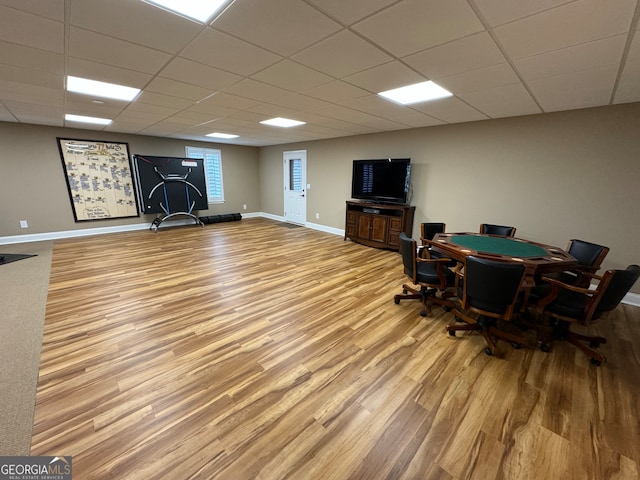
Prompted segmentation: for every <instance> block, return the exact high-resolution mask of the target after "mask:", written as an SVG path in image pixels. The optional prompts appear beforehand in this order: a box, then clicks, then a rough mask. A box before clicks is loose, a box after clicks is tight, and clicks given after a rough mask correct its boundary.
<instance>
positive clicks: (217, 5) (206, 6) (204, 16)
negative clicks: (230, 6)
mask: <svg viewBox="0 0 640 480" xmlns="http://www.w3.org/2000/svg"><path fill="white" fill-rule="evenodd" d="M143 1H144V2H146V3H149V4H151V5H155V6H156V7H160V8H162V9H164V10H169V11H170V12H172V13H175V14H177V15H182V16H184V17H188V18H191V19H193V20H197V21H198V22H201V23H207V22H208V21H209V20H210V19H211V17H213V15H214V14H215V13H216V12H217V11H218V10H220V9H221V8H222V6H224V5H225V4H226V3H228V2H229V0H143Z"/></svg>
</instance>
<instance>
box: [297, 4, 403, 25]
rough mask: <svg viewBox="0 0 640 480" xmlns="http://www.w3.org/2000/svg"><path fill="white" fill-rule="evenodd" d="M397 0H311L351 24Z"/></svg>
mask: <svg viewBox="0 0 640 480" xmlns="http://www.w3.org/2000/svg"><path fill="white" fill-rule="evenodd" d="M396 1H397V0H349V1H345V0H309V3H311V4H313V5H315V6H316V7H318V8H319V9H320V10H322V11H323V12H326V13H327V14H329V15H331V16H332V17H334V18H336V19H337V20H339V21H340V22H342V23H344V24H346V25H351V24H352V23H354V22H356V21H358V20H360V19H362V18H364V17H367V16H369V15H371V14H373V13H375V12H377V11H378V10H381V9H382V8H385V7H387V6H389V5H391V4H392V3H395V2H396Z"/></svg>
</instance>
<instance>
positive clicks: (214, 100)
mask: <svg viewBox="0 0 640 480" xmlns="http://www.w3.org/2000/svg"><path fill="white" fill-rule="evenodd" d="M260 103H261V102H260V101H258V100H254V99H251V98H244V97H239V96H237V95H230V94H228V93H222V92H219V93H216V94H215V95H211V96H210V97H208V98H206V99H204V100H202V101H201V102H198V105H204V106H206V105H212V106H217V107H227V108H231V109H233V110H247V109H249V108H251V107H255V106H256V105H260Z"/></svg>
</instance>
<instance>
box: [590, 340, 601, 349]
mask: <svg viewBox="0 0 640 480" xmlns="http://www.w3.org/2000/svg"><path fill="white" fill-rule="evenodd" d="M589 346H590V347H591V348H598V347H599V346H600V342H596V341H594V340H592V341H591V342H589Z"/></svg>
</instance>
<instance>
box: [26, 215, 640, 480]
mask: <svg viewBox="0 0 640 480" xmlns="http://www.w3.org/2000/svg"><path fill="white" fill-rule="evenodd" d="M403 282H405V277H404V275H403V273H402V266H401V260H400V257H399V255H398V254H397V253H394V252H389V251H381V250H376V249H372V248H367V247H364V246H361V245H357V244H354V243H351V242H345V241H343V239H342V237H340V236H335V235H331V234H327V233H323V232H318V231H314V230H311V229H307V228H302V227H300V228H287V227H285V226H283V225H282V224H280V223H278V222H275V221H272V220H267V219H261V218H256V219H243V220H241V221H239V222H230V223H221V224H216V225H208V226H206V227H204V228H200V227H195V226H194V227H191V226H186V227H180V228H175V229H168V228H162V229H160V231H158V232H157V233H152V232H146V231H143V232H131V233H121V234H112V235H102V236H97V237H85V238H76V239H70V240H61V241H56V243H55V247H54V254H53V263H52V272H51V282H50V287H49V295H48V302H47V315H46V321H45V333H44V341H43V349H42V361H41V368H40V376H39V386H38V391H37V400H36V413H35V423H34V430H33V443H32V452H31V453H32V455H72V456H73V471H74V479H106V478H115V479H147V480H148V479H161V478H162V479H166V478H171V479H188V478H194V479H234V480H244V479H262V480H272V479H296V480H297V479H305V480H306V479H322V480H326V479H367V480H371V479H468V478H474V479H483V480H487V479H536V480H538V479H562V480H569V479H576V480H577V479H580V480H584V479H609V478H611V479H614V478H615V479H637V478H639V476H640V475H639V474H640V447H639V446H640V422H639V420H638V419H640V328H639V322H640V308H638V307H632V306H628V305H622V306H620V307H619V308H618V309H617V310H616V311H615V312H614V313H613V314H612V315H611V316H610V317H609V319H608V320H606V321H601V322H599V323H598V324H597V325H595V326H594V327H593V328H592V331H597V332H598V333H600V334H603V335H604V336H605V337H607V338H608V341H609V342H608V343H607V344H606V345H603V346H602V347H601V348H602V349H603V351H604V352H605V354H606V355H607V357H608V362H607V363H605V364H604V365H603V366H601V367H594V366H592V365H590V364H589V359H588V358H587V357H586V356H585V355H583V354H582V353H581V352H578V351H576V350H575V349H574V348H573V347H571V346H570V345H565V344H555V345H554V346H553V349H552V351H551V352H550V353H544V352H541V351H540V350H536V349H521V350H514V349H513V348H511V346H510V345H508V344H506V343H499V344H498V355H497V356H494V357H489V356H487V355H485V354H484V352H483V348H484V340H483V339H482V337H481V336H480V335H477V334H471V335H464V334H463V335H459V336H457V337H455V338H454V337H450V336H449V335H447V333H446V331H445V327H446V325H447V323H448V322H451V321H452V320H453V319H452V316H451V314H450V313H446V312H444V311H443V310H442V309H441V308H435V309H434V310H433V312H432V313H431V314H430V315H429V316H428V317H426V318H423V317H421V316H420V315H419V312H420V309H421V307H420V304H419V302H417V301H405V302H402V303H401V304H400V305H395V304H394V302H393V295H394V294H396V293H399V292H400V291H401V285H402V283H403Z"/></svg>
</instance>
